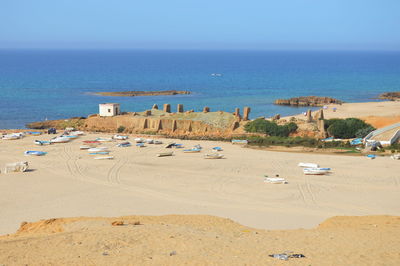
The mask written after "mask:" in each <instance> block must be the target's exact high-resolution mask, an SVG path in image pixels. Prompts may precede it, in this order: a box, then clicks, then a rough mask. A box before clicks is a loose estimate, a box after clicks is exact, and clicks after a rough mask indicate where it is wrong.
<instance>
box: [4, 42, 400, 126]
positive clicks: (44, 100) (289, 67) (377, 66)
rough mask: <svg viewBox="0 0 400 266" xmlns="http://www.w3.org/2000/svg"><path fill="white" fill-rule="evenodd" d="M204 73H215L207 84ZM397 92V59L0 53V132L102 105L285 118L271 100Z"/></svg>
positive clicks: (372, 55)
mask: <svg viewBox="0 0 400 266" xmlns="http://www.w3.org/2000/svg"><path fill="white" fill-rule="evenodd" d="M211 73H222V74H223V76H222V77H213V76H211ZM167 89H168V90H170V89H176V90H190V91H192V92H193V94H192V95H182V96H163V97H132V98H125V97H103V96H94V95H90V94H89V93H90V92H96V91H120V90H167ZM385 91H400V52H286V51H285V52H283V51H282V52H271V51H269V52H266V51H139V50H132V51H21V50H19V51H17V50H0V92H1V97H0V99H1V100H0V128H23V127H24V126H25V124H26V123H28V122H32V121H38V120H43V119H46V118H47V119H60V118H69V117H73V116H86V115H89V114H93V113H97V112H98V104H99V103H102V102H119V103H121V109H122V110H123V111H142V110H145V109H149V108H150V107H151V106H152V105H153V104H154V103H157V104H158V105H159V106H161V105H162V104H164V103H170V104H172V107H173V110H175V108H176V104H178V103H182V104H184V106H185V109H194V110H197V111H199V110H201V109H202V108H203V106H209V107H210V108H211V110H214V111H215V110H224V111H231V112H233V111H234V108H235V107H240V108H242V107H243V106H250V107H251V108H252V112H251V117H252V118H254V117H258V116H272V115H274V114H277V113H280V114H282V115H290V114H295V113H299V112H301V111H303V110H305V109H304V108H293V107H284V106H275V105H273V104H272V103H273V101H274V100H275V99H277V98H288V97H295V96H306V95H317V96H331V97H335V98H339V99H341V100H344V101H349V102H353V101H354V102H360V101H371V100H373V98H374V97H376V96H377V95H378V94H379V93H381V92H385Z"/></svg>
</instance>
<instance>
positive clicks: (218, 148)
mask: <svg viewBox="0 0 400 266" xmlns="http://www.w3.org/2000/svg"><path fill="white" fill-rule="evenodd" d="M212 149H213V150H214V151H223V149H222V148H221V147H213V148H212Z"/></svg>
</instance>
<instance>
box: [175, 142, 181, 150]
mask: <svg viewBox="0 0 400 266" xmlns="http://www.w3.org/2000/svg"><path fill="white" fill-rule="evenodd" d="M173 147H174V148H176V149H181V148H183V144H180V143H177V144H175V145H174V146H173Z"/></svg>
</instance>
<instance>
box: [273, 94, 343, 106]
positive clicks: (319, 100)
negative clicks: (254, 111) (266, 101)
mask: <svg viewBox="0 0 400 266" xmlns="http://www.w3.org/2000/svg"><path fill="white" fill-rule="evenodd" d="M274 103H275V104H277V105H291V106H323V105H325V104H332V103H334V104H341V103H342V101H341V100H338V99H335V98H330V97H318V96H302V97H295V98H290V99H278V100H275V102H274Z"/></svg>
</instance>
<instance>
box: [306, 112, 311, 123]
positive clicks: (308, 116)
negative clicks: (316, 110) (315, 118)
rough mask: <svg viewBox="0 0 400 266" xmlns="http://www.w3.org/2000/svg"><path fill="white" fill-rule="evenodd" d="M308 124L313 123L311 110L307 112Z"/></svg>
mask: <svg viewBox="0 0 400 266" xmlns="http://www.w3.org/2000/svg"><path fill="white" fill-rule="evenodd" d="M306 116H307V122H308V123H311V121H312V116H311V110H310V109H308V110H307V115H306Z"/></svg>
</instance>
